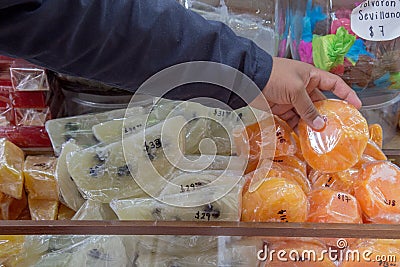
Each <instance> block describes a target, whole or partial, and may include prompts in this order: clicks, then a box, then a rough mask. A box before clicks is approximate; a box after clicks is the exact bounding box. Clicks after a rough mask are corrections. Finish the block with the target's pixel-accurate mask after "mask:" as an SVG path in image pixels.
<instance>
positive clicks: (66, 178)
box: [54, 140, 85, 211]
mask: <svg viewBox="0 0 400 267" xmlns="http://www.w3.org/2000/svg"><path fill="white" fill-rule="evenodd" d="M79 150H80V148H79V146H77V145H76V144H75V142H74V140H69V141H68V142H66V143H65V144H64V145H63V147H62V150H61V154H60V156H59V157H58V158H57V165H56V170H55V174H54V177H55V179H56V181H57V187H58V191H59V199H60V202H61V203H64V204H65V205H66V206H68V207H69V208H71V209H73V210H75V211H77V210H78V209H79V208H80V207H81V206H82V205H83V203H84V201H85V200H84V199H83V197H82V195H81V193H80V192H79V190H78V188H77V186H76V184H75V182H74V181H73V180H72V178H71V176H70V174H69V172H68V167H67V157H68V155H69V154H71V153H73V152H75V151H79Z"/></svg>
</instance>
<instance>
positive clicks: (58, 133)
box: [46, 107, 143, 156]
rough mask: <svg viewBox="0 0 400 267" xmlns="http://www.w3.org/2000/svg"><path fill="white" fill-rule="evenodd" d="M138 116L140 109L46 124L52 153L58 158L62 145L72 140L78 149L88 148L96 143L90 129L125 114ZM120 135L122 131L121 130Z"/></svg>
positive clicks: (109, 112)
mask: <svg viewBox="0 0 400 267" xmlns="http://www.w3.org/2000/svg"><path fill="white" fill-rule="evenodd" d="M126 112H128V114H132V115H133V114H137V115H140V114H142V112H143V109H142V107H137V108H130V109H128V110H126V109H118V110H113V111H108V112H102V113H96V114H87V115H80V116H74V117H66V118H59V119H54V120H49V121H47V122H46V130H47V132H48V133H49V136H50V139H51V143H52V145H53V149H54V153H55V154H56V156H58V155H59V154H60V152H61V147H62V144H64V143H65V142H67V141H68V140H69V139H74V140H75V141H76V144H77V145H79V146H80V147H90V146H93V145H95V144H96V143H98V141H97V140H96V138H95V136H94V135H93V132H92V127H93V126H95V125H97V124H100V123H103V122H106V121H111V120H113V119H121V118H124V116H125V113H126ZM121 134H122V129H121Z"/></svg>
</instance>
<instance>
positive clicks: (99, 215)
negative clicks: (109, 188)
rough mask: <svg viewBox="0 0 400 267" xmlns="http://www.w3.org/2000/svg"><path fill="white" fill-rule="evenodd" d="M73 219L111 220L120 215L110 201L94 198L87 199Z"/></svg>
mask: <svg viewBox="0 0 400 267" xmlns="http://www.w3.org/2000/svg"><path fill="white" fill-rule="evenodd" d="M71 219H72V220H97V221H111V220H117V219H118V217H117V215H115V213H114V211H113V210H112V209H111V208H110V205H109V204H108V203H100V202H97V201H93V200H86V202H84V203H83V205H82V206H81V208H80V209H79V210H78V211H77V212H76V213H75V215H74V216H73V217H72V218H71Z"/></svg>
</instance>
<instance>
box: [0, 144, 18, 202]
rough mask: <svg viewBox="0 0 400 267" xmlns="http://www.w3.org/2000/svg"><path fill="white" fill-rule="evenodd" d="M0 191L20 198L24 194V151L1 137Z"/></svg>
mask: <svg viewBox="0 0 400 267" xmlns="http://www.w3.org/2000/svg"><path fill="white" fill-rule="evenodd" d="M0 158H1V162H0V191H1V192H3V193H5V194H7V195H9V196H12V197H14V198H17V199H20V198H21V197H22V194H23V186H24V177H23V172H22V171H23V166H24V152H23V151H22V150H21V149H20V148H19V147H17V146H16V145H14V144H13V143H11V142H10V141H8V140H6V139H4V138H2V139H0Z"/></svg>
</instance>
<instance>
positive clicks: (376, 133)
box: [368, 124, 383, 148]
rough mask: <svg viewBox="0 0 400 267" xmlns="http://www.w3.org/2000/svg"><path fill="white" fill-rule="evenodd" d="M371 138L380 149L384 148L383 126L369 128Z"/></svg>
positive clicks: (375, 125)
mask: <svg viewBox="0 0 400 267" xmlns="http://www.w3.org/2000/svg"><path fill="white" fill-rule="evenodd" d="M368 131H369V138H370V139H371V140H372V141H374V142H375V144H377V145H378V147H379V148H382V145H383V130H382V126H380V125H379V124H371V125H370V126H369V127H368Z"/></svg>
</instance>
